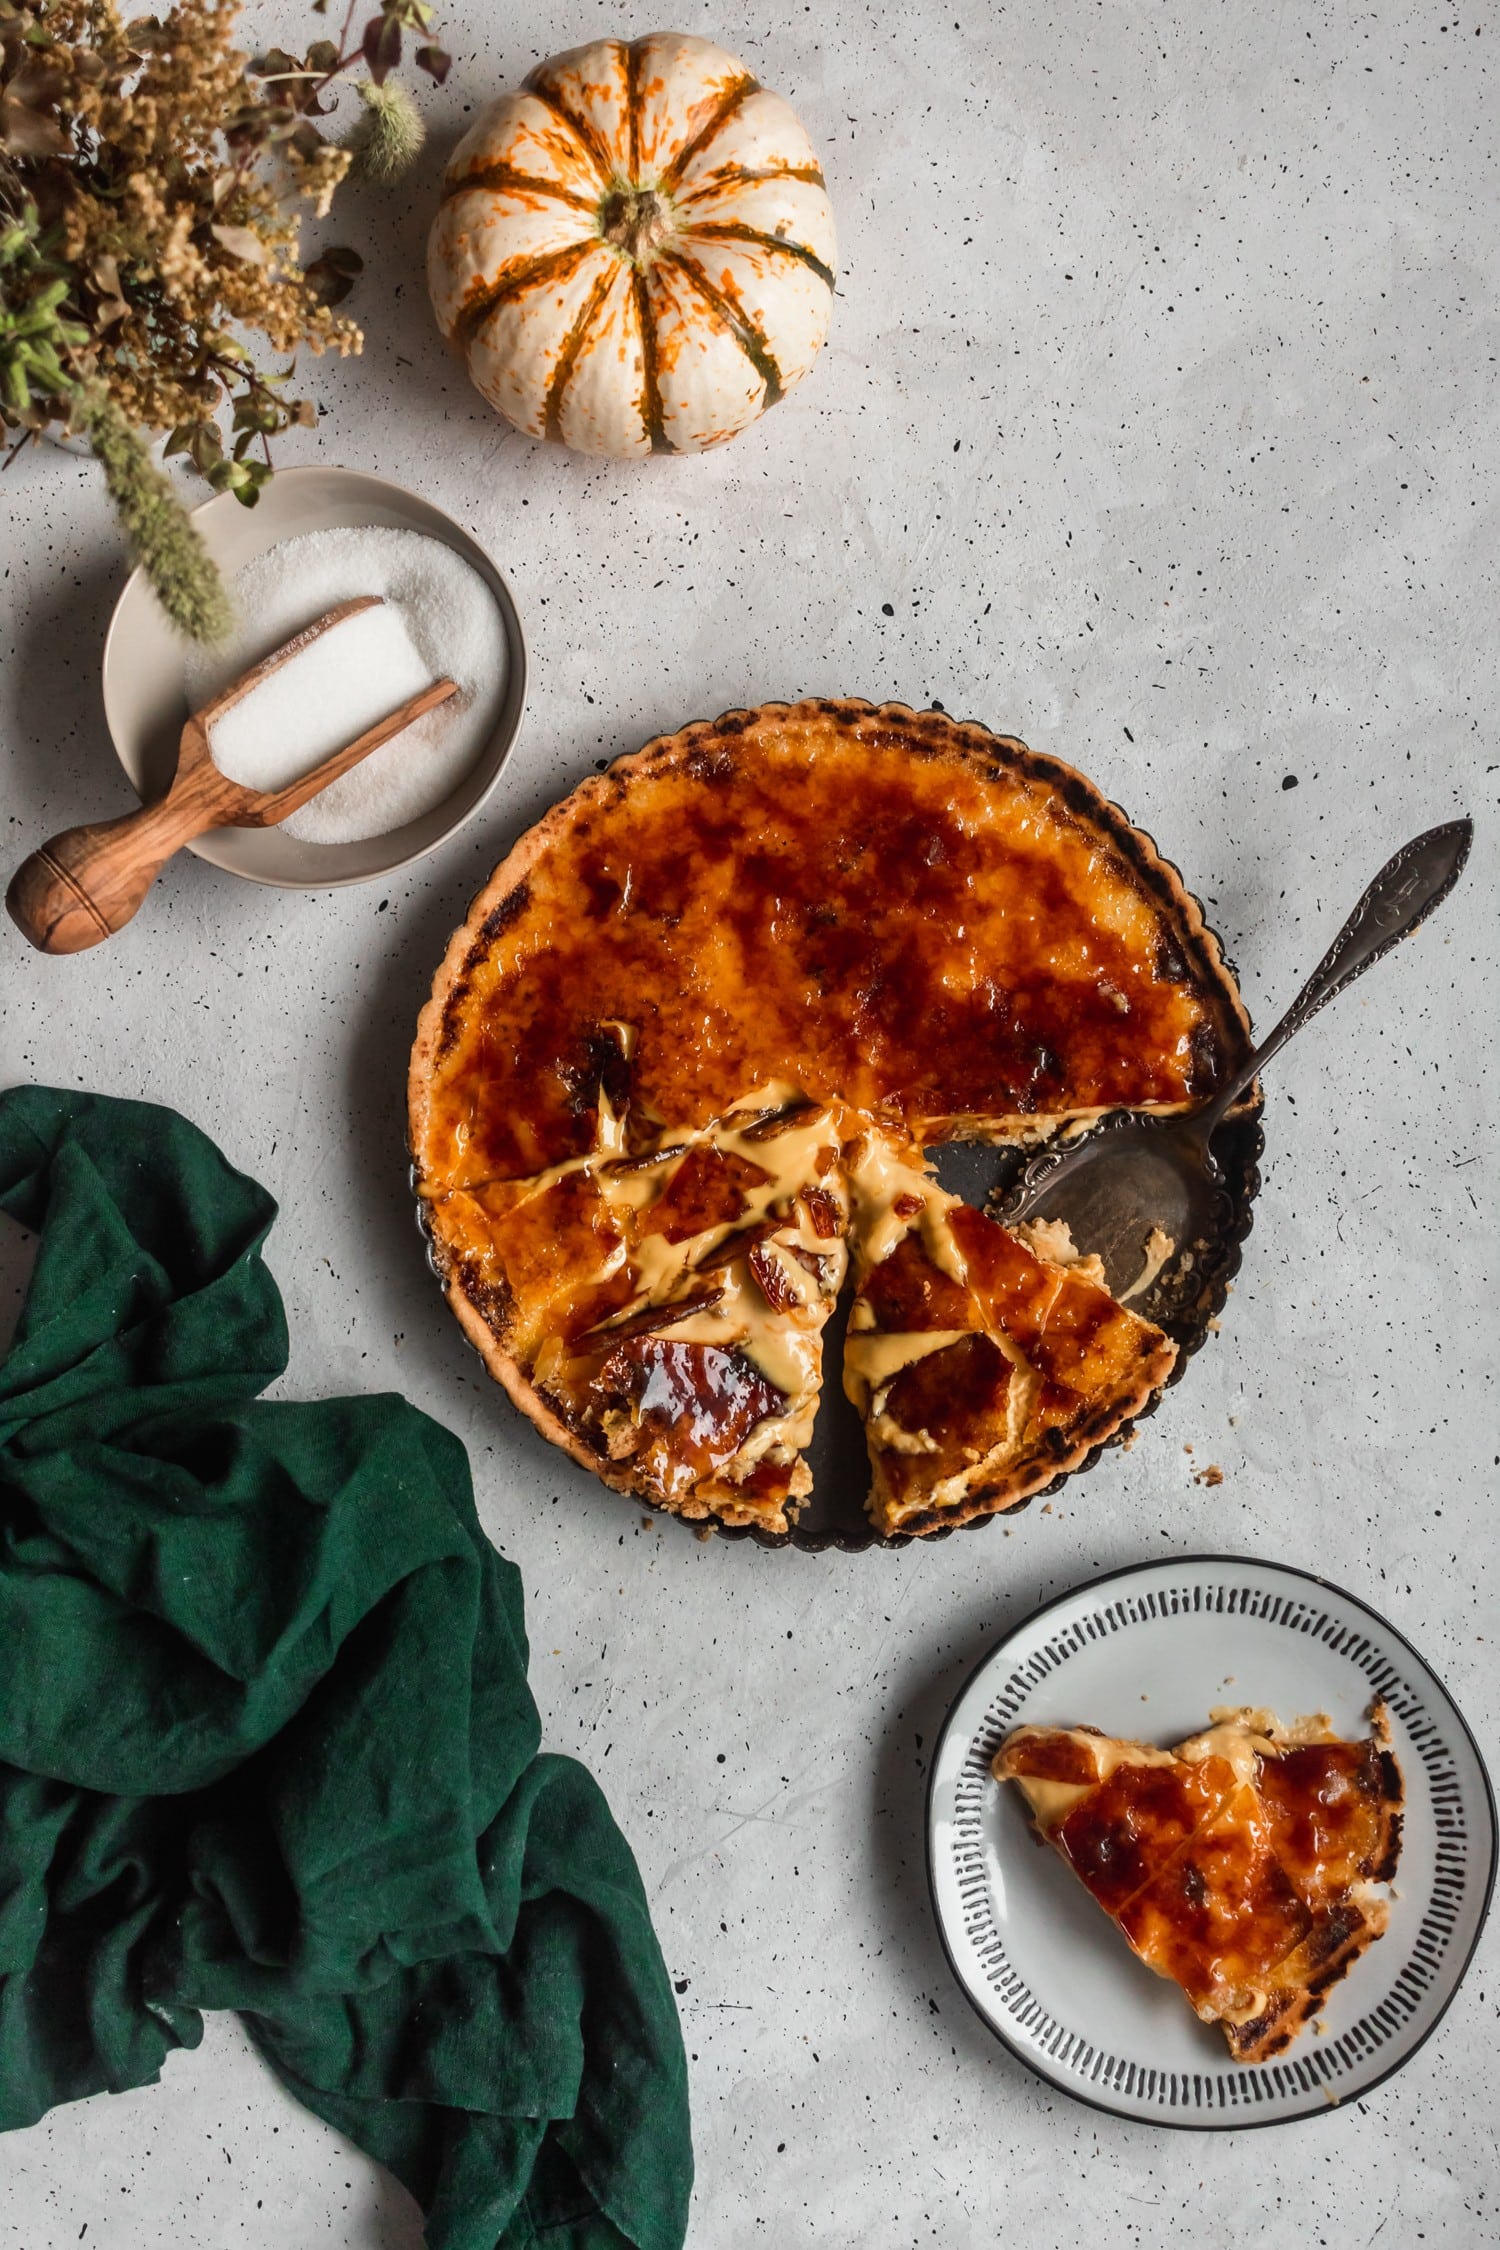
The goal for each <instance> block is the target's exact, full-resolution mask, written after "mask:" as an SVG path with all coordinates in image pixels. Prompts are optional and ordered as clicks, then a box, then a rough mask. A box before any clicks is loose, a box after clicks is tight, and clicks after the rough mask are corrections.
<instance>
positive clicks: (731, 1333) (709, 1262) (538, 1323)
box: [441, 1086, 847, 1530]
mask: <svg viewBox="0 0 1500 2250" xmlns="http://www.w3.org/2000/svg"><path fill="white" fill-rule="evenodd" d="M838 1155H839V1132H838V1128H837V1126H836V1124H835V1121H834V1119H833V1118H832V1116H831V1115H830V1112H829V1111H828V1110H827V1109H826V1108H818V1107H816V1106H814V1105H813V1104H811V1103H808V1102H806V1101H804V1100H803V1099H802V1098H801V1096H800V1095H798V1094H797V1093H796V1091H795V1089H792V1088H788V1087H785V1086H779V1087H769V1088H765V1089H762V1090H760V1091H759V1092H758V1093H757V1094H754V1095H752V1096H750V1097H748V1098H747V1100H746V1101H745V1102H744V1103H741V1104H739V1105H737V1106H736V1107H735V1108H734V1109H732V1110H731V1111H729V1112H728V1113H727V1114H726V1115H725V1116H723V1117H720V1118H715V1119H713V1120H711V1121H710V1123H709V1124H708V1125H706V1126H704V1127H702V1128H700V1129H698V1130H696V1131H694V1132H691V1133H688V1134H685V1135H672V1136H668V1137H666V1138H665V1139H664V1140H663V1141H662V1142H661V1143H660V1145H658V1146H656V1147H654V1148H648V1149H646V1150H645V1151H644V1152H642V1153H640V1154H637V1155H623V1154H617V1153H614V1151H613V1149H612V1148H611V1147H600V1148H599V1149H598V1150H597V1151H596V1152H595V1153H593V1154H591V1155H589V1156H587V1157H579V1158H573V1159H570V1160H568V1161H566V1162H564V1163H562V1164H560V1165H556V1166H553V1167H552V1168H551V1169H550V1170H548V1171H547V1172H545V1173H543V1174H541V1175H540V1176H539V1177H537V1178H535V1179H531V1180H519V1181H515V1180H507V1181H490V1182H486V1183H483V1184H482V1185H477V1186H474V1187H468V1188H456V1189H453V1190H452V1191H450V1193H449V1195H448V1196H447V1197H446V1198H445V1199H444V1201H443V1205H442V1209H441V1228H442V1239H443V1241H444V1244H445V1246H446V1248H447V1252H448V1255H449V1256H450V1257H451V1258H452V1259H453V1260H454V1261H455V1266H456V1270H457V1272H458V1274H459V1276H460V1277H461V1280H462V1294H461V1297H460V1299H459V1302H460V1308H461V1310H460V1317H461V1318H463V1319H464V1321H465V1325H466V1327H471V1329H472V1328H473V1327H478V1328H479V1330H480V1333H481V1334H483V1335H485V1336H487V1337H493V1335H494V1334H495V1333H496V1332H497V1331H498V1332H501V1333H503V1334H504V1335H505V1337H506V1339H507V1344H508V1352H507V1365H508V1368H509V1370H510V1380H511V1381H513V1382H514V1383H517V1384H521V1385H524V1386H525V1389H526V1393H527V1394H528V1395H527V1396H526V1398H525V1403H526V1404H527V1409H528V1411H529V1412H531V1413H532V1415H533V1418H534V1419H536V1420H537V1421H538V1422H539V1423H540V1425H541V1427H542V1428H543V1429H544V1431H545V1433H546V1434H547V1435H548V1436H549V1437H552V1438H554V1439H555V1440H556V1441H557V1442H559V1443H561V1444H563V1445H564V1446H566V1448H567V1450H568V1451H569V1452H571V1453H572V1454H573V1455H574V1456H575V1458H577V1459H579V1460H582V1461H585V1462H586V1463H587V1464H588V1466H589V1467H591V1468H593V1469H596V1470H597V1471H598V1473H599V1474H600V1475H601V1476H603V1477H604V1478H605V1479H606V1481H607V1482H610V1483H613V1484H618V1485H620V1486H621V1487H622V1488H623V1489H625V1490H628V1491H634V1492H637V1493H640V1494H642V1495H643V1496H645V1497H647V1498H649V1499H652V1500H654V1501H655V1502H657V1504H658V1505H660V1506H663V1507H667V1508H670V1509H673V1510H675V1511H676V1512H677V1513H679V1514H682V1515H686V1516H690V1517H696V1518H702V1517H705V1516H708V1515H710V1514H712V1515H714V1516H716V1517H717V1518H718V1519H719V1520H720V1521H722V1522H725V1523H741V1522H746V1523H760V1524H762V1525H764V1526H766V1527H767V1528H770V1529H774V1530H784V1529H785V1527H786V1508H787V1505H788V1503H789V1502H795V1501H796V1500H797V1499H800V1498H801V1497H802V1496H803V1495H804V1494H805V1493H806V1492H807V1491H808V1490H809V1489H810V1485H811V1478H810V1475H809V1472H808V1469H807V1465H806V1463H805V1461H804V1460H803V1459H802V1454H803V1451H804V1449H805V1447H806V1446H807V1443H808V1441H809V1439H810V1438H811V1436H812V1425H813V1416H814V1413H815V1412H816V1408H817V1401H818V1394H819V1390H820V1388H821V1382H822V1331H823V1327H824V1325H825V1323H826V1321H827V1319H828V1316H829V1314H830V1312H831V1311H832V1310H833V1307H834V1304H835V1302H836V1300H837V1297H838V1293H839V1290H840V1288H841V1286H842V1284H843V1280H844V1274H845V1270H846V1264H847V1251H846V1247H845V1232H846V1223H847V1196H846V1190H845V1187H844V1184H843V1178H842V1174H841V1172H840V1170H839V1166H838ZM504 1373H505V1369H504V1368H502V1374H504Z"/></svg>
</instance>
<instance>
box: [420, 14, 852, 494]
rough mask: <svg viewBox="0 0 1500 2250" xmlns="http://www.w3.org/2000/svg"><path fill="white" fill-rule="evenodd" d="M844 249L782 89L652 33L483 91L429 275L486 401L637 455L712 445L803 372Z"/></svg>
mask: <svg viewBox="0 0 1500 2250" xmlns="http://www.w3.org/2000/svg"><path fill="white" fill-rule="evenodd" d="M835 256H836V245H835V241H834V231H833V214H832V212H831V210H830V209H829V205H828V195H827V191H826V189H825V187H824V184H823V174H822V170H821V168H820V166H819V164H818V160H817V157H816V156H815V154H814V153H813V148H812V144H811V143H810V141H809V140H808V137H807V134H806V133H805V132H804V130H803V128H802V126H801V124H800V123H799V122H798V120H797V117H796V115H795V113H794V112H793V110H792V109H791V108H790V106H789V105H788V104H787V103H786V102H784V101H783V100H782V99H781V96H780V95H779V94H770V93H767V92H766V90H765V88H764V87H762V86H759V85H757V83H756V81H755V79H754V78H753V76H752V75H751V73H750V72H749V71H748V70H747V69H746V68H745V65H744V64H743V63H741V62H737V61H736V60H735V58H734V56H733V55H727V54H725V53H724V51H723V49H722V48H720V47H715V46H711V45H710V43H709V42H708V41H707V40H706V39H693V38H689V37H688V36H686V35H685V34H683V33H679V32H657V33H655V34H653V35H652V37H650V38H649V39H636V40H633V41H631V42H629V43H628V44H627V43H626V42H624V41H622V40H618V39H600V40H597V41H595V42H594V43H593V45H591V46H587V47H575V48H573V49H572V50H571V52H570V53H568V54H565V55H554V56H553V57H552V59H551V60H550V61H549V62H545V63H543V64H541V65H540V67H539V68H538V69H536V70H534V71H533V72H532V73H531V76H530V77H529V78H528V79H527V80H526V83H525V85H524V86H523V87H522V88H521V90H520V92H519V93H513V94H502V95H501V96H500V98H499V100H498V101H495V102H492V103H491V104H490V106H489V108H488V109H487V110H486V111H485V112H484V114H483V116H481V117H480V118H479V120H478V121H477V123H476V124H475V125H474V126H473V127H472V128H471V130H470V131H469V132H468V133H466V134H465V136H464V138H463V140H462V141H461V142H460V143H459V146H458V148H457V149H456V150H455V152H454V156H453V160H452V162H451V163H450V164H449V166H448V170H447V173H446V175H445V178H444V183H443V203H442V207H441V209H440V210H439V212H438V215H437V218H436V220H435V221H434V223H433V228H432V234H431V237H430V239H429V242H428V249H427V277H428V286H429V288H430V290H431V293H432V302H433V307H434V309H435V311H436V313H437V317H438V323H439V325H440V327H441V328H442V331H443V333H444V335H445V336H446V337H448V338H449V339H450V341H452V342H454V343H455V344H457V345H458V346H459V347H460V349H461V350H462V351H463V352H464V354H465V356H466V358H467V360H468V365H469V373H470V374H471V376H472V377H473V379H474V382H475V383H476V385H477V386H478V388H479V389H480V390H481V391H482V392H483V393H484V396H485V397H486V398H487V399H488V400H489V402H490V404H491V405H492V406H495V407H498V408H499V410H500V412H501V413H502V414H504V415H506V416H507V417H508V418H509V419H510V420H511V421H512V422H514V423H515V424H516V425H517V426H518V427H519V428H520V429H523V430H527V431H529V432H530V433H531V435H532V436H533V437H538V438H554V439H557V440H558V441H559V442H560V443H562V444H563V445H570V446H573V447H576V448H577V450H578V451H580V452H582V453H607V454H614V455H618V456H621V457H625V458H630V457H633V456H636V455H640V454H646V453H694V452H697V451H699V450H700V449H701V448H702V447H704V446H709V445H721V444H722V443H723V442H724V440H725V439H726V438H731V437H733V436H734V435H735V434H736V432H737V431H739V430H742V429H744V428H745V426H746V424H747V423H749V422H753V421H754V419H755V417H756V416H757V415H758V414H760V413H762V412H763V411H764V410H765V408H766V407H768V406H773V405H774V404H775V403H776V401H777V400H778V399H779V398H783V397H785V395H786V393H787V392H788V391H789V390H791V388H792V386H793V385H794V384H796V383H800V382H801V380H802V378H803V376H804V375H805V374H806V373H807V371H808V369H809V368H810V367H811V366H812V363H813V361H814V360H815V359H816V358H817V356H818V351H819V348H820V346H821V345H822V342H823V339H824V337H825V336H826V335H827V333H828V320H829V314H830V311H831V309H832V303H833V275H834V259H835Z"/></svg>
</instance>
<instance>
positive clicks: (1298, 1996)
mask: <svg viewBox="0 0 1500 2250" xmlns="http://www.w3.org/2000/svg"><path fill="white" fill-rule="evenodd" d="M1210 1719H1211V1724H1210V1725H1209V1727H1208V1728H1207V1729H1206V1731H1205V1732H1204V1733H1202V1734H1198V1735H1194V1736H1193V1737H1192V1738H1191V1739H1190V1740H1189V1741H1187V1742H1183V1743H1179V1744H1178V1746H1177V1748H1176V1749H1175V1750H1160V1749H1155V1748H1153V1747H1152V1746H1151V1745H1150V1744H1148V1743H1142V1742H1128V1741H1120V1740H1116V1739H1114V1738H1112V1737H1110V1736H1107V1735H1103V1734H1099V1733H1097V1732H1096V1731H1095V1730H1094V1729H1093V1728H1092V1727H1040V1726H1026V1727H1019V1728H1017V1729H1016V1731H1015V1732H1014V1733H1013V1734H1011V1735H1010V1736H1008V1737H1007V1739H1006V1741H1005V1742H1004V1743H1003V1744H1002V1745H1001V1747H1000V1750H999V1751H998V1753H997V1754H996V1757H995V1760H994V1771H995V1775H996V1778H997V1779H998V1780H1001V1781H1014V1782H1015V1783H1016V1784H1017V1785H1018V1787H1019V1788H1020V1789H1021V1791H1022V1793H1023V1795H1024V1796H1025V1798H1026V1801H1027V1803H1028V1805H1029V1807H1030V1809H1031V1814H1032V1817H1033V1819H1034V1821H1035V1822H1036V1825H1037V1828H1038V1830H1039V1831H1040V1833H1041V1834H1042V1836H1043V1837H1045V1839H1046V1840H1047V1842H1048V1843H1050V1844H1052V1845H1053V1846H1054V1847H1055V1849H1056V1850H1057V1851H1058V1852H1059V1853H1060V1855H1061V1856H1062V1858H1063V1859H1065V1860H1066V1861H1067V1863H1068V1865H1069V1866H1070V1867H1071V1868H1072V1870H1073V1872H1074V1874H1075V1875H1077V1876H1078V1878H1079V1880H1080V1881H1081V1882H1082V1883H1083V1885H1084V1887H1085V1888H1086V1889H1087V1890H1088V1892H1089V1893H1090V1895H1091V1896H1092V1897H1093V1898H1094V1899H1095V1900H1097V1902H1098V1904H1099V1905H1100V1906H1102V1907H1103V1908H1104V1911H1105V1912H1106V1913H1107V1914H1108V1915H1109V1916H1110V1918H1111V1919H1112V1920H1113V1921H1114V1922H1115V1924H1116V1925H1117V1926H1118V1928H1119V1929H1120V1931H1121V1932H1122V1934H1123V1935H1124V1937H1125V1938H1126V1940H1127V1941H1128V1943H1129V1944H1130V1946H1131V1948H1132V1950H1133V1951H1134V1952H1136V1953H1137V1954H1138V1955H1139V1956H1140V1958H1141V1959H1142V1960H1143V1961H1144V1962H1145V1963H1146V1965H1147V1967H1148V1968H1151V1969H1153V1970H1155V1972H1156V1974H1157V1975H1158V1976H1161V1977H1166V1978H1168V1979H1170V1980H1171V1981H1172V1982H1173V1983H1175V1984H1177V1985H1179V1986H1180V1987H1181V1988H1182V1990H1183V1992H1184V1993H1185V1994H1186V1996H1187V1998H1188V2000H1189V2002H1190V2003H1191V2005H1192V2006H1193V2008H1194V2009H1195V2010H1196V2012H1197V2014H1198V2015H1199V2016H1200V2017H1201V2018H1202V2020H1203V2021H1204V2022H1205V2023H1216V2024H1218V2025H1219V2027H1220V2029H1221V2030H1222V2031H1223V2033H1224V2036H1225V2038H1226V2040H1227V2041H1228V2044H1229V2050H1230V2052H1231V2054H1232V2055H1234V2057H1235V2058H1236V2060H1237V2061H1240V2062H1247V2063H1249V2062H1264V2061H1265V2060H1266V2059H1267V2058H1268V2057H1269V2056H1271V2055H1275V2054H1279V2053H1280V2052H1281V2051H1282V2049H1283V2048H1285V2047H1287V2046H1289V2045H1290V2044H1291V2042H1292V2040H1293V2039H1294V2038H1295V2037H1296V2036H1297V2034H1298V2032H1299V2031H1301V2030H1302V2028H1303V2026H1304V2025H1305V2024H1307V2023H1308V2022H1309V2021H1310V2020H1311V2018H1312V2017H1313V2016H1314V2015H1316V2013H1317V2011H1318V2009H1319V2007H1320V2006H1321V2005H1322V2002H1323V1998H1324V1996H1325V1994H1326V1993H1327V1992H1328V1990H1329V1988H1330V1987H1331V1986H1332V1985H1333V1984H1335V1983H1336V1982H1337V1981H1338V1979H1339V1978H1340V1977H1342V1976H1344V1975H1345V1974H1346V1973H1347V1971H1348V1970H1349V1969H1350V1968H1351V1967H1352V1966H1353V1964H1354V1962H1355V1961H1356V1960H1357V1959H1358V1958H1359V1956H1360V1954H1361V1953H1363V1952H1364V1951H1365V1949H1366V1948H1367V1947H1368V1946H1369V1945H1371V1944H1372V1943H1373V1942H1374V1940H1375V1939H1376V1938H1377V1937H1379V1936H1381V1935H1382V1933H1383V1932H1384V1930H1385V1927H1386V1922H1387V1918H1388V1912H1389V1904H1388V1900H1387V1898H1386V1896H1385V1894H1384V1892H1383V1891H1382V1890H1381V1889H1380V1888H1379V1886H1381V1885H1384V1884H1388V1883H1389V1882H1390V1880H1391V1878H1392V1876H1393V1875H1394V1873H1395V1869H1396V1861H1397V1856H1398V1854H1399V1851H1400V1844H1401V1804H1402V1795H1403V1789H1402V1780H1401V1773H1400V1769H1399V1767H1398V1766H1397V1764H1396V1760H1395V1757H1394V1755H1393V1754H1392V1751H1391V1747H1390V1734H1389V1723H1388V1720H1387V1716H1386V1713H1385V1710H1384V1707H1383V1706H1382V1705H1380V1704H1378V1703H1377V1704H1375V1705H1374V1706H1373V1707H1372V1709H1371V1713H1370V1720H1371V1732H1370V1734H1369V1735H1368V1736H1367V1737H1365V1738H1363V1739H1362V1740H1357V1741H1352V1742H1351V1741H1345V1740H1341V1739H1340V1738H1339V1737H1338V1736H1337V1735H1336V1734H1335V1733H1334V1731H1333V1728H1332V1725H1331V1723H1330V1722H1329V1720H1328V1719H1327V1718H1326V1717H1323V1716H1321V1715H1320V1716H1318V1717H1316V1718H1312V1719H1301V1720H1298V1721H1297V1722H1296V1723H1295V1724H1294V1725H1292V1726H1290V1727H1283V1726H1281V1725H1280V1724H1279V1722H1278V1721H1277V1720H1276V1719H1275V1718H1274V1717H1273V1716H1272V1715H1271V1714H1270V1713H1269V1712H1267V1711H1255V1710H1248V1709H1247V1710H1235V1711H1215V1712H1212V1713H1211V1714H1210Z"/></svg>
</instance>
